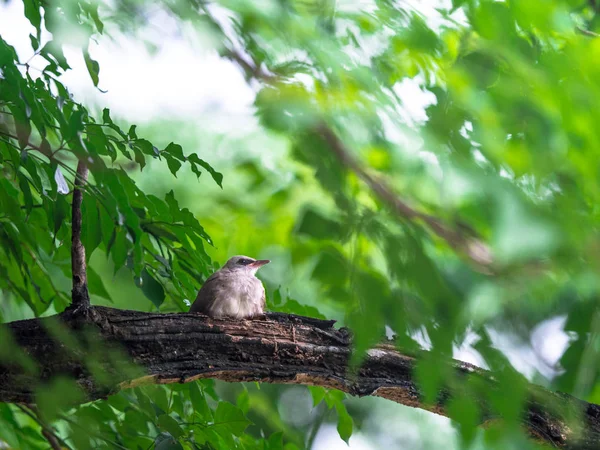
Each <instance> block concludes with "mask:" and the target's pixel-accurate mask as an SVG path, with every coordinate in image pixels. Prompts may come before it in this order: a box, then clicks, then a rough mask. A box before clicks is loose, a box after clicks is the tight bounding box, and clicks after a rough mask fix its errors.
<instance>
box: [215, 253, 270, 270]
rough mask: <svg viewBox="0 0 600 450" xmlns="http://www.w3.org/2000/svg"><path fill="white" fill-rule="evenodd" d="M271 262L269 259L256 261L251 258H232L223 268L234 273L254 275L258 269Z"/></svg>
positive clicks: (239, 256) (240, 256)
mask: <svg viewBox="0 0 600 450" xmlns="http://www.w3.org/2000/svg"><path fill="white" fill-rule="evenodd" d="M270 262H271V261H269V260H268V259H254V258H250V257H249V256H243V255H238V256H232V257H231V258H229V260H228V261H227V263H225V265H224V266H223V268H224V269H227V270H230V271H232V272H240V273H249V274H252V275H254V274H255V273H256V271H257V270H258V269H260V268H261V267H262V266H264V265H265V264H269V263H270Z"/></svg>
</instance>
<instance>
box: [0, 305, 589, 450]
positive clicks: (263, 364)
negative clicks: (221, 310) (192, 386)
mask: <svg viewBox="0 0 600 450" xmlns="http://www.w3.org/2000/svg"><path fill="white" fill-rule="evenodd" d="M83 312H84V313H82V311H79V312H78V311H74V310H70V311H66V312H65V313H62V314H60V315H58V316H54V317H48V318H43V319H31V320H23V321H18V322H12V323H9V324H6V325H4V326H2V328H4V329H5V330H0V332H2V331H9V332H10V334H11V335H12V337H13V339H14V341H15V344H17V345H16V346H15V352H16V351H17V349H18V348H19V347H20V348H21V349H22V351H23V352H24V354H26V355H27V356H28V358H30V359H32V360H33V361H34V362H35V366H36V369H35V370H31V368H30V369H29V370H25V369H23V368H21V366H20V365H19V364H17V363H16V362H13V363H10V364H9V363H6V362H4V365H3V366H2V365H0V401H5V402H23V403H34V402H35V395H34V391H35V389H36V387H37V386H38V385H39V382H40V379H41V380H42V381H46V380H48V379H50V378H52V377H54V376H56V375H62V376H70V377H72V378H74V379H75V380H76V382H77V384H78V385H79V386H80V387H81V388H82V389H83V390H84V391H85V392H86V395H87V398H88V399H90V400H91V399H97V398H104V397H106V396H108V395H110V394H111V393H114V392H116V391H118V390H119V389H123V388H127V387H131V386H136V385H140V384H144V383H182V382H188V381H193V380H197V379H199V378H216V379H220V380H224V381H233V382H240V381H259V382H267V383H290V384H304V385H318V386H324V387H330V388H336V389H340V390H342V391H345V392H348V393H350V394H353V395H359V396H364V395H373V396H378V397H383V398H387V399H390V400H393V401H395V402H398V403H401V404H404V405H408V406H412V407H416V408H422V409H426V410H429V411H432V412H435V413H437V414H442V415H448V412H447V409H446V405H447V402H448V400H449V399H450V398H451V391H450V390H449V389H447V388H445V387H442V388H440V391H439V395H438V397H437V402H436V403H435V404H425V403H424V402H423V400H422V398H423V397H422V393H421V390H420V388H419V386H418V384H417V381H416V379H415V377H414V375H413V371H414V368H415V365H416V362H417V360H418V356H415V355H411V356H408V355H404V354H402V353H400V352H399V351H398V350H396V349H395V348H394V347H393V346H391V345H381V346H378V347H376V348H374V349H372V350H370V351H369V352H368V354H367V356H366V358H365V361H364V363H363V365H362V366H361V368H360V369H359V370H358V372H357V373H356V374H351V373H348V366H347V364H348V361H349V358H350V355H351V349H352V346H351V344H352V343H351V337H350V335H349V333H348V332H347V330H345V329H339V330H338V329H334V328H333V327H332V322H331V321H319V320H316V319H308V318H298V317H296V316H288V315H283V314H270V315H269V316H268V317H265V318H264V319H259V320H249V321H230V320H215V319H210V318H207V317H205V316H202V315H198V314H189V313H187V314H149V313H142V312H136V311H126V310H117V309H112V308H104V307H90V308H89V309H87V310H85V311H83ZM59 323H60V324H62V325H63V331H62V332H57V325H58V324H59ZM65 334H68V335H69V337H68V338H67V337H65ZM53 336H62V338H61V342H57V340H56V339H57V338H55V337H53ZM100 342H104V344H105V345H104V346H101V347H99V343H100ZM65 343H67V344H68V345H66V344H65ZM92 349H96V350H95V351H92ZM117 349H118V350H119V352H120V354H121V355H123V354H126V355H127V356H126V357H123V358H121V361H125V360H131V361H133V362H134V363H135V364H136V365H137V366H138V367H139V368H141V371H138V372H132V371H131V370H125V369H124V367H123V365H122V364H118V363H116V362H115V361H117V360H118V358H116V357H115V351H117ZM15 354H16V353H15ZM91 360H93V363H92V365H91V367H94V368H95V370H96V371H97V372H96V373H102V375H103V380H102V382H100V381H99V380H97V379H94V378H93V376H92V375H91V371H90V370H88V367H87V366H86V364H89V363H90V361H91ZM14 361H18V358H17V357H15V359H14ZM453 365H454V370H455V371H456V374H457V378H458V379H461V380H463V379H464V380H465V381H466V379H468V378H472V377H476V378H478V383H475V384H470V385H478V386H484V387H485V389H484V391H485V392H489V391H490V390H492V391H493V390H494V389H498V385H497V383H496V382H495V381H494V379H493V377H492V376H491V375H490V373H488V372H486V371H484V370H481V369H478V368H476V367H474V366H472V365H470V364H467V363H463V362H460V361H455V362H454V363H453ZM25 366H27V365H25ZM466 392H470V391H468V390H465V394H461V395H472V396H474V397H477V398H474V400H475V402H476V404H477V405H479V406H480V409H481V417H480V419H481V422H482V423H483V422H485V421H489V420H494V419H499V417H497V416H496V415H494V414H493V413H492V410H491V408H490V407H489V405H488V404H487V403H486V402H487V400H486V396H484V395H481V396H479V395H478V394H475V393H473V392H471V393H470V394H467V393H466ZM525 408H526V411H525V413H524V414H523V419H522V420H523V424H524V426H525V427H526V428H527V429H528V430H529V432H530V434H531V435H533V436H535V437H537V438H539V439H541V440H545V441H547V442H549V443H551V444H552V445H554V446H556V447H559V448H568V449H597V448H598V442H600V407H599V406H597V405H593V404H589V403H586V402H583V401H579V400H577V399H575V398H573V397H570V396H568V395H566V394H560V393H554V392H550V391H547V390H545V389H543V388H541V387H538V386H534V385H531V386H530V387H529V394H528V400H527V401H526V406H525ZM565 417H570V418H573V417H578V418H579V420H577V421H576V422H572V421H567V419H565ZM574 424H580V425H581V427H582V429H581V432H579V430H577V427H574V426H573V425H574Z"/></svg>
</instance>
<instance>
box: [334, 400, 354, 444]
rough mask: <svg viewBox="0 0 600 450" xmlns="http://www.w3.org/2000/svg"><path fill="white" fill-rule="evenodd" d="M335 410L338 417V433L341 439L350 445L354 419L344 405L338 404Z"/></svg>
mask: <svg viewBox="0 0 600 450" xmlns="http://www.w3.org/2000/svg"><path fill="white" fill-rule="evenodd" d="M335 410H336V411H337V415H338V424H337V431H338V433H339V435H340V437H341V438H342V439H343V440H344V442H346V444H348V445H350V436H352V417H350V414H348V410H347V409H346V406H345V405H344V404H343V403H341V402H340V403H337V404H336V405H335Z"/></svg>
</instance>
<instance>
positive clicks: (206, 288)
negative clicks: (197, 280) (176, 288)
mask: <svg viewBox="0 0 600 450" xmlns="http://www.w3.org/2000/svg"><path fill="white" fill-rule="evenodd" d="M217 274H218V272H215V273H213V274H212V275H211V276H210V277H208V279H207V280H206V281H205V282H204V284H203V285H202V287H201V288H200V290H199V291H198V295H197V296H196V301H194V303H193V304H192V306H191V308H190V312H199V313H203V314H208V312H209V311H210V309H211V308H212V307H213V305H214V304H215V301H216V299H217V293H218V291H219V288H220V287H221V286H220V284H221V283H219V277H218V275H217Z"/></svg>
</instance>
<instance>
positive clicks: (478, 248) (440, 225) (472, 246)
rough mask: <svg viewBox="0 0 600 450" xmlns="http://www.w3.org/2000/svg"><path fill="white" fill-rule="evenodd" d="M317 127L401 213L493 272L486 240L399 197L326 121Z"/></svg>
mask: <svg viewBox="0 0 600 450" xmlns="http://www.w3.org/2000/svg"><path fill="white" fill-rule="evenodd" d="M315 131H316V132H317V133H318V134H319V135H320V136H321V137H322V138H323V139H324V140H325V142H327V144H328V145H329V148H330V149H331V151H332V152H333V153H334V154H335V156H336V157H337V158H338V160H339V161H340V162H341V163H342V164H343V165H344V166H346V167H347V168H348V169H350V170H351V171H353V172H354V173H355V174H356V175H357V176H358V177H359V178H360V179H361V180H363V181H364V182H365V183H366V184H367V186H369V188H370V189H371V190H372V191H373V192H374V193H375V194H376V195H377V196H378V197H379V198H380V199H381V200H382V201H383V202H385V203H386V204H387V205H388V206H389V207H390V208H391V209H392V211H394V212H395V213H396V214H397V215H398V216H400V217H403V218H405V219H407V220H415V219H418V220H421V221H423V222H424V223H425V224H426V225H427V226H428V227H429V228H430V229H431V230H432V231H433V232H434V233H435V234H436V235H437V236H439V237H440V238H442V239H444V240H445V241H446V242H447V243H448V244H449V245H450V246H451V247H452V248H453V249H455V250H456V251H458V252H460V253H463V254H465V255H466V256H467V257H468V258H469V260H470V261H471V262H472V263H474V264H475V265H476V267H477V268H478V269H479V270H481V271H483V272H486V273H491V265H492V263H493V258H492V252H491V250H490V248H489V247H488V246H487V244H486V243H484V242H483V241H481V240H480V239H478V238H476V237H474V236H470V235H466V234H465V233H464V232H462V231H459V230H458V229H456V228H452V227H450V226H449V225H447V224H445V223H444V222H443V221H442V220H440V219H439V218H437V217H434V216H432V215H429V214H425V213H422V212H419V211H417V210H416V209H414V208H413V207H412V206H410V205H409V204H408V203H407V202H405V201H404V200H402V199H401V198H400V197H398V196H397V195H396V194H395V193H394V191H393V189H392V188H391V187H390V186H389V185H388V184H387V183H386V182H385V181H384V180H382V179H380V178H376V177H375V176H374V175H371V174H369V173H368V172H367V171H366V170H365V169H363V167H362V166H361V165H360V163H359V162H358V160H357V159H356V158H355V157H354V155H352V153H351V152H350V151H349V150H348V149H347V148H346V147H345V145H344V143H343V142H342V141H341V140H340V138H339V137H338V136H337V135H336V134H335V133H334V132H333V130H332V129H331V128H329V127H328V126H327V124H325V123H324V122H321V123H320V124H318V125H317V126H316V127H315Z"/></svg>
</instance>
